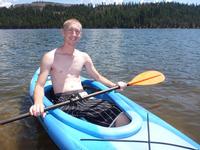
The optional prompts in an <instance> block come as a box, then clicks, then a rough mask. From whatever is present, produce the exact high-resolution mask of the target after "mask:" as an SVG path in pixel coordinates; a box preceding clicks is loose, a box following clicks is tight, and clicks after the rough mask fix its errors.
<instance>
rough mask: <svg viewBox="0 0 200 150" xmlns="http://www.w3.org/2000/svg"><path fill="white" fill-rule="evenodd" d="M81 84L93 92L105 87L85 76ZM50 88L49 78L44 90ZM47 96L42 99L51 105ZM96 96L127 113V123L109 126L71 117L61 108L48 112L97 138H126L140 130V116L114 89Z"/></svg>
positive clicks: (89, 91) (46, 90)
mask: <svg viewBox="0 0 200 150" xmlns="http://www.w3.org/2000/svg"><path fill="white" fill-rule="evenodd" d="M82 84H83V86H84V87H92V88H86V91H87V92H88V93H92V92H95V91H94V89H95V90H104V89H106V88H107V87H105V86H104V85H99V84H100V83H99V82H95V81H92V80H87V79H85V78H83V79H82ZM51 88H52V85H51V81H50V80H49V82H47V83H46V85H45V92H46V93H47V92H48V91H50V90H51ZM47 97H48V96H47ZM47 97H46V96H45V97H44V99H43V101H44V104H45V106H50V105H53V104H52V102H51V101H50V100H49V99H48V98H47ZM97 97H98V98H102V99H106V100H112V101H115V104H116V105H117V106H118V107H119V108H121V110H122V111H123V112H124V113H125V114H126V115H127V117H128V118H129V119H130V122H129V123H128V124H127V125H124V126H121V127H112V128H109V127H103V126H100V125H97V124H94V123H91V122H88V121H86V120H84V119H82V120H81V119H79V118H76V117H73V116H71V115H69V114H67V113H65V112H63V111H62V110H61V109H55V110H51V111H49V112H50V114H51V115H53V116H54V117H55V118H56V119H58V120H59V121H60V122H62V123H63V124H65V125H68V126H70V127H71V128H75V129H76V130H79V131H81V132H84V133H86V134H89V135H92V136H95V137H97V138H115V139H118V138H126V137H129V136H132V135H133V134H135V133H137V132H138V131H139V130H140V128H141V126H142V122H143V120H142V118H141V117H140V116H139V115H138V114H137V113H136V112H134V111H133V109H132V108H131V107H130V106H129V105H127V104H126V103H125V102H124V101H123V100H122V99H121V98H120V97H119V96H117V94H115V92H114V91H113V92H109V93H105V94H101V95H98V96H97Z"/></svg>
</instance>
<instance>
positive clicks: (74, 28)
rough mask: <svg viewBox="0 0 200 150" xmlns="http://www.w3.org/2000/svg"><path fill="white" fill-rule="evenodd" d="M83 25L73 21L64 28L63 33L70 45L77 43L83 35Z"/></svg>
mask: <svg viewBox="0 0 200 150" xmlns="http://www.w3.org/2000/svg"><path fill="white" fill-rule="evenodd" d="M81 30H82V28H81V25H80V24H78V23H72V24H70V25H69V26H68V28H64V29H63V35H64V38H65V41H66V42H68V44H70V45H75V44H76V43H77V42H78V41H79V39H80V37H81Z"/></svg>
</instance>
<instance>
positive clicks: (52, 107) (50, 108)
mask: <svg viewBox="0 0 200 150" xmlns="http://www.w3.org/2000/svg"><path fill="white" fill-rule="evenodd" d="M119 88H120V87H119V86H115V87H112V88H109V89H106V90H103V91H98V92H95V93H92V94H89V95H87V96H85V97H83V98H81V99H87V98H90V97H94V96H96V95H100V94H103V93H106V92H110V91H112V90H116V89H119ZM81 99H80V98H78V99H75V100H73V101H74V102H75V101H79V100H81ZM69 103H70V101H69V100H68V101H64V102H61V103H58V104H55V105H51V106H49V107H47V108H45V109H44V111H45V112H46V111H48V110H52V109H55V108H58V107H61V106H64V105H67V104H69ZM29 116H31V114H30V112H27V113H24V114H21V115H19V116H16V117H13V118H9V119H5V120H1V121H0V124H1V125H4V124H7V123H10V122H14V121H16V120H20V119H23V118H27V117H29Z"/></svg>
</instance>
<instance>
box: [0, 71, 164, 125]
mask: <svg viewBox="0 0 200 150" xmlns="http://www.w3.org/2000/svg"><path fill="white" fill-rule="evenodd" d="M164 80H165V76H164V75H163V74H162V73H161V72H158V71H154V70H152V71H145V72H143V73H140V74H138V75H137V76H136V77H134V78H133V79H132V80H131V81H129V82H128V83H127V86H138V85H153V84H157V83H160V82H162V81H164ZM117 89H120V86H118V85H117V86H115V87H112V88H109V89H106V90H102V91H98V92H95V93H92V94H89V95H87V96H85V97H83V98H82V99H87V98H90V97H94V96H97V95H100V94H103V93H106V92H110V91H112V90H117ZM78 100H80V99H76V100H73V101H78ZM69 103H70V101H65V102H61V103H58V104H55V105H52V106H49V107H46V108H45V109H44V111H45V112H46V111H48V110H52V109H55V108H58V107H61V106H64V105H66V104H69ZM29 116H31V114H30V113H29V112H27V113H24V114H21V115H19V116H16V117H13V118H9V119H5V120H1V121H0V124H1V125H4V124H7V123H10V122H13V121H16V120H20V119H23V118H26V117H29Z"/></svg>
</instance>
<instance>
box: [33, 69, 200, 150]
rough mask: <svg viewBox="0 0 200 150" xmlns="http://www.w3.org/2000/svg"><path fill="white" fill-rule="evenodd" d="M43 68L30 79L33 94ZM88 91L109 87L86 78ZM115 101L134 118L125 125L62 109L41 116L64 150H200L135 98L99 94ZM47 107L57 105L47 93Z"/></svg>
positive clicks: (54, 139) (190, 140) (49, 83)
mask: <svg viewBox="0 0 200 150" xmlns="http://www.w3.org/2000/svg"><path fill="white" fill-rule="evenodd" d="M38 74H39V69H38V70H37V71H36V72H35V74H34V75H33V78H32V80H31V83H30V96H31V97H33V93H34V88H35V85H36V81H37V78H38ZM82 84H83V86H84V87H88V88H86V91H87V92H88V93H92V92H95V91H96V90H105V89H108V88H107V87H106V86H104V85H103V84H101V83H99V82H96V81H93V80H89V79H86V78H82ZM51 89H52V82H51V78H50V77H49V78H48V80H47V81H46V84H45V93H48V92H49V91H50V90H51ZM97 97H98V98H101V99H105V100H108V101H113V102H114V103H115V104H116V105H117V106H118V107H119V108H120V109H121V110H123V111H124V112H125V114H126V115H127V116H128V118H129V119H130V120H131V121H130V123H129V124H127V125H124V126H121V127H103V126H100V125H96V124H93V123H91V122H88V121H87V120H85V119H79V118H76V117H73V116H71V115H69V114H67V113H65V112H63V111H62V110H61V109H59V108H56V109H54V110H50V111H48V113H47V115H46V117H45V118H42V117H40V118H39V120H40V122H41V124H42V125H43V127H44V128H45V130H46V132H47V133H48V134H49V136H50V137H51V139H52V140H53V141H54V143H55V144H56V145H57V146H58V148H59V149H61V150H133V149H134V150H200V145H199V144H198V143H196V142H195V141H193V140H192V139H191V138H189V137H188V136H186V135H184V134H183V133H181V132H180V131H178V130H177V129H175V128H174V127H172V126H171V125H169V124H168V123H166V122H165V121H163V120H162V119H160V118H159V117H157V116H156V115H154V114H152V113H151V112H149V111H147V110H146V109H144V108H143V107H141V106H139V105H138V104H136V103H135V102H133V100H130V99H129V98H127V97H125V96H123V95H122V94H120V93H118V92H116V91H112V92H107V93H104V94H101V95H98V96H97ZM43 102H44V105H45V107H48V106H51V105H53V104H52V102H51V101H50V100H49V99H48V98H47V97H46V96H45V97H44V99H43Z"/></svg>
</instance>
